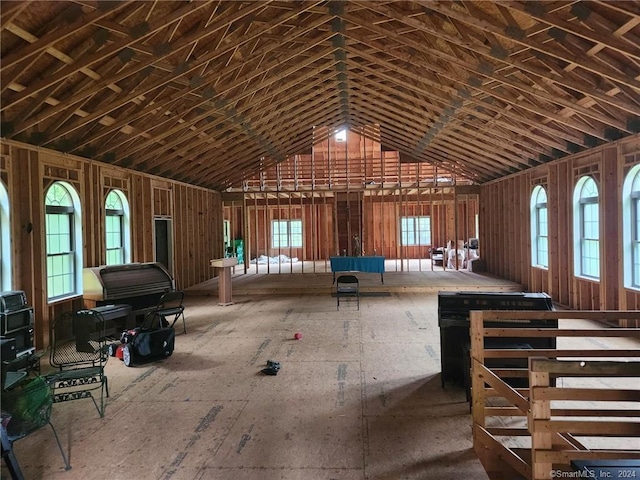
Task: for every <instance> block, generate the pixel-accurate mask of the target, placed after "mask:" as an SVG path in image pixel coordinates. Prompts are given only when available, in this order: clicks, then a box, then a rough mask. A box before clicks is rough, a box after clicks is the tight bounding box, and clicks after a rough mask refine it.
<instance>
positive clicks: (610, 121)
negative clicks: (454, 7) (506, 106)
mask: <svg viewBox="0 0 640 480" xmlns="http://www.w3.org/2000/svg"><path fill="white" fill-rule="evenodd" d="M389 35H390V36H393V33H390V34H389ZM404 41H405V42H406V43H407V45H408V46H409V47H411V48H412V49H414V50H420V49H421V46H420V45H419V44H418V43H417V42H409V41H407V40H406V39H405V40H404ZM369 45H370V46H372V47H375V48H377V49H378V50H381V51H383V49H382V47H381V46H378V45H377V44H374V43H370V44H369ZM425 54H427V55H431V54H435V55H437V52H436V51H433V50H431V49H428V50H426V51H425ZM394 56H396V58H399V59H401V60H404V61H406V62H407V63H409V62H411V61H413V63H415V60H412V59H413V57H414V55H413V54H412V53H408V54H402V53H398V51H397V50H396V51H395V52H394ZM462 66H463V67H464V68H466V69H467V70H469V71H470V72H471V73H473V74H475V75H478V76H486V77H487V78H489V79H492V80H495V81H497V82H498V83H501V84H503V85H509V86H511V87H513V88H516V89H518V90H520V91H522V92H526V93H527V94H529V95H533V96H536V97H540V98H541V99H544V100H546V101H548V102H552V103H555V104H558V105H560V106H563V107H565V108H571V109H573V110H575V111H576V112H578V113H581V114H583V115H586V116H589V117H591V118H594V119H596V120H598V121H599V122H602V123H604V124H605V125H609V126H613V127H615V128H617V129H619V130H622V131H626V130H627V126H626V122H624V121H622V120H620V119H618V118H610V117H608V116H605V115H602V114H599V113H598V112H596V111H594V110H593V109H589V108H585V107H582V106H580V105H579V104H576V102H575V101H569V100H564V99H563V98H561V97H560V96H558V95H552V94H549V93H547V92H545V91H543V90H541V89H539V88H533V87H531V86H529V85H526V84H524V83H523V82H520V81H514V80H512V79H511V78H509V77H507V76H501V75H500V76H499V75H496V74H495V73H490V74H489V72H484V73H483V72H481V71H480V70H481V67H482V65H480V64H477V65H470V64H468V63H466V62H463V64H462ZM487 66H488V67H490V68H491V66H489V65H487ZM424 68H426V69H430V70H434V71H436V72H437V73H438V74H440V75H442V76H444V77H446V78H448V79H450V80H451V81H452V82H454V81H456V80H458V79H459V77H453V76H451V74H450V72H448V71H447V70H446V69H442V68H440V67H438V66H436V65H427V64H425V65H424ZM465 86H466V87H467V88H469V89H473V90H478V91H481V92H484V93H485V94H486V95H488V96H491V97H496V96H498V95H496V90H495V88H486V87H484V86H479V87H473V86H470V85H469V84H468V83H465ZM536 113H540V112H539V111H537V112H536ZM639 113H640V111H639ZM545 115H546V113H545ZM552 118H554V119H555V120H556V121H558V120H560V119H564V118H566V117H564V116H555V117H552ZM567 121H569V120H568V119H567ZM576 129H579V128H577V126H576ZM589 133H590V134H592V135H593V134H594V133H598V134H599V132H597V131H595V130H593V131H591V132H589ZM594 136H597V135H594Z"/></svg>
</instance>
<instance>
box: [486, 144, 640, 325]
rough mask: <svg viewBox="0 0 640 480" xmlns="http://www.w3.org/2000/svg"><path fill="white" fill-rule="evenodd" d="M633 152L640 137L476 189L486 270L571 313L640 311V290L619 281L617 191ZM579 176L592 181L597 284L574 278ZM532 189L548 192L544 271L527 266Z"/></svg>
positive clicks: (639, 159) (637, 160)
mask: <svg viewBox="0 0 640 480" xmlns="http://www.w3.org/2000/svg"><path fill="white" fill-rule="evenodd" d="M638 152H640V136H635V137H632V138H628V139H625V140H621V141H619V142H617V143H615V144H612V145H607V146H603V147H600V148H596V149H592V150H590V151H589V152H588V153H585V154H581V155H574V156H571V157H568V158H567V159H562V160H556V161H555V162H550V163H548V164H546V165H542V166H539V167H536V168H533V169H530V170H528V171H527V172H524V173H520V174H516V175H511V176H509V177H505V178H503V179H501V180H497V181H495V182H489V183H487V184H486V185H483V186H481V194H480V197H481V207H480V219H481V222H482V223H481V228H480V244H481V245H482V246H483V247H484V248H483V249H482V251H483V256H484V257H485V258H486V259H487V262H488V265H487V268H488V270H489V271H491V272H494V273H495V274H497V275H499V276H501V277H503V278H506V279H509V280H513V281H515V282H518V283H521V284H522V285H523V288H524V289H525V290H527V291H544V292H547V293H548V294H550V295H551V296H552V297H553V299H554V301H555V302H556V303H558V304H561V305H564V306H567V307H570V308H575V309H583V310H589V309H594V310H598V309H616V308H620V309H633V308H638V307H640V291H638V290H636V289H631V288H627V287H625V286H624V284H623V283H622V279H623V268H624V265H627V264H628V262H630V259H629V258H628V255H627V258H625V254H624V253H623V245H622V231H623V229H622V204H621V202H622V186H623V181H624V178H625V175H626V173H628V171H629V169H630V167H631V166H633V165H638V164H640V155H638V154H637V153H638ZM583 175H591V176H593V178H594V179H595V180H596V183H597V185H598V189H599V198H600V212H601V213H600V280H599V281H598V280H593V279H587V278H583V277H580V276H577V275H575V274H574V264H573V256H574V240H573V230H574V229H573V218H574V215H573V210H574V208H573V192H574V188H575V185H576V182H577V181H578V180H579V179H580V177H582V176H583ZM536 185H542V186H543V187H544V188H545V189H546V192H547V198H548V201H547V209H548V218H549V226H548V230H549V268H547V269H545V268H538V267H532V266H531V251H530V248H531V225H530V223H529V221H528V219H529V217H530V213H529V212H530V202H531V193H532V191H533V188H534V187H535V186H536ZM507 239H509V242H508V243H507ZM639 325H640V324H639Z"/></svg>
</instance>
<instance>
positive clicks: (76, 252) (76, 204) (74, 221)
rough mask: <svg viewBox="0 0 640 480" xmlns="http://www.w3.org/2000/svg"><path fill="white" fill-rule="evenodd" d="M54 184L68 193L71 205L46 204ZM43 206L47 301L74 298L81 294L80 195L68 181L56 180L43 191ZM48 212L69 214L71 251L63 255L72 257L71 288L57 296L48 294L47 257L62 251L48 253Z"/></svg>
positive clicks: (57, 254)
mask: <svg viewBox="0 0 640 480" xmlns="http://www.w3.org/2000/svg"><path fill="white" fill-rule="evenodd" d="M55 185H60V186H62V187H64V188H65V190H66V191H67V193H68V195H69V196H70V198H71V202H72V203H73V207H68V206H60V205H47V194H48V192H49V190H50V189H52V188H54V186H55ZM44 207H45V228H44V232H45V257H46V261H45V271H46V283H47V287H46V291H47V302H48V303H50V304H51V303H56V302H59V301H61V300H65V299H68V298H74V297H77V296H80V295H82V266H83V264H82V254H83V251H82V205H81V203H80V197H79V195H78V192H77V191H76V189H75V187H74V186H73V185H71V184H70V183H68V182H64V181H56V182H54V183H52V184H51V185H49V187H48V188H47V189H46V190H45V192H44ZM49 214H54V215H59V214H67V215H69V221H70V222H71V225H70V231H69V234H70V237H71V239H70V246H71V248H72V250H71V251H69V252H65V253H64V255H69V254H71V259H72V266H73V270H74V271H73V272H72V282H73V288H72V291H70V292H64V293H62V294H60V295H57V296H50V294H49V279H50V272H49V269H48V263H49V262H48V260H49V258H52V257H56V256H59V255H63V253H55V254H50V253H49V251H48V248H47V235H48V232H47V218H48V215H49Z"/></svg>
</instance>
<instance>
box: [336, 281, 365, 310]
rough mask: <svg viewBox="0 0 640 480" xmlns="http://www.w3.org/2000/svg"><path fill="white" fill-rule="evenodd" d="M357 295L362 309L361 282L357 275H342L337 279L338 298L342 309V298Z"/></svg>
mask: <svg viewBox="0 0 640 480" xmlns="http://www.w3.org/2000/svg"><path fill="white" fill-rule="evenodd" d="M345 297H355V298H356V300H357V302H358V310H360V282H359V281H358V277H356V276H355V275H340V276H339V277H338V279H337V280H336V300H337V302H338V310H340V298H345Z"/></svg>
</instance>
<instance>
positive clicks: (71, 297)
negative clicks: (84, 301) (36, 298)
mask: <svg viewBox="0 0 640 480" xmlns="http://www.w3.org/2000/svg"><path fill="white" fill-rule="evenodd" d="M76 298H82V294H81V293H72V294H70V295H65V296H64V297H56V298H54V299H47V305H57V304H58V303H63V302H68V301H69V300H75V299H76Z"/></svg>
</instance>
